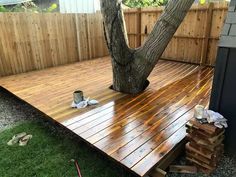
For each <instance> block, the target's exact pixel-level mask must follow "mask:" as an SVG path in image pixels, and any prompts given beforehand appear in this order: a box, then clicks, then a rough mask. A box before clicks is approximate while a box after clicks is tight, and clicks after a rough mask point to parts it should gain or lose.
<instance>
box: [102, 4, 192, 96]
mask: <svg viewBox="0 0 236 177" xmlns="http://www.w3.org/2000/svg"><path fill="white" fill-rule="evenodd" d="M193 2H194V0H170V1H169V3H168V4H167V5H166V7H165V9H164V12H163V14H162V15H161V17H160V18H159V20H158V21H157V22H156V24H155V26H154V28H153V30H152V32H151V33H150V35H149V36H148V38H147V40H146V41H145V43H144V44H143V46H141V47H139V48H136V49H131V48H129V45H128V37H127V33H126V27H125V22H124V15H123V11H122V8H121V1H120V0H101V9H102V14H103V21H104V33H105V37H106V41H107V46H108V49H109V53H110V55H111V58H112V68H113V89H114V90H116V91H119V92H124V93H130V94H136V93H140V92H142V91H143V90H145V88H146V87H147V86H148V84H149V82H148V81H147V78H148V76H149V75H150V73H151V71H152V70H153V68H154V67H155V65H156V63H157V61H158V59H159V58H160V57H161V55H162V53H163V52H164V50H165V48H166V46H167V45H168V43H169V42H170V40H171V38H172V37H173V35H174V33H175V31H176V30H177V28H178V27H179V25H180V24H181V22H182V21H183V19H184V17H185V16H186V14H187V11H188V10H189V8H190V7H191V5H192V3H193Z"/></svg>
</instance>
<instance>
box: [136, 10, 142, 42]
mask: <svg viewBox="0 0 236 177" xmlns="http://www.w3.org/2000/svg"><path fill="white" fill-rule="evenodd" d="M141 11H142V9H141V8H138V10H137V34H136V37H137V38H136V39H137V41H136V46H135V47H139V46H141V43H142V29H141V28H142V13H141Z"/></svg>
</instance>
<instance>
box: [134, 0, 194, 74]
mask: <svg viewBox="0 0 236 177" xmlns="http://www.w3.org/2000/svg"><path fill="white" fill-rule="evenodd" d="M193 2H194V0H170V1H169V3H168V4H167V6H166V7H165V10H164V12H163V13H162V15H161V17H160V18H159V20H158V21H157V23H156V24H155V26H154V28H153V30H152V32H151V33H150V35H149V36H148V38H147V40H146V42H145V43H144V45H143V46H142V47H140V48H138V49H137V51H136V52H135V57H137V58H141V60H144V59H145V61H146V64H143V61H140V60H139V61H136V65H140V63H142V65H143V66H144V67H141V68H140V69H141V71H140V72H142V73H144V77H147V76H148V75H149V74H150V72H151V71H152V69H153V68H154V67H155V64H156V63H157V61H158V59H159V58H160V57H161V55H162V53H163V52H164V50H165V48H166V47H167V45H168V43H169V42H170V40H171V39H172V37H173V35H174V33H175V32H176V30H177V29H178V27H179V25H180V24H181V22H182V21H183V19H184V17H185V16H186V14H187V12H188V10H189V8H190V7H191V5H192V4H193Z"/></svg>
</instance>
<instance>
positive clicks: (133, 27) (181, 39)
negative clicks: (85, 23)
mask: <svg viewBox="0 0 236 177" xmlns="http://www.w3.org/2000/svg"><path fill="white" fill-rule="evenodd" d="M227 9H228V4H227V3H210V4H206V5H194V6H193V7H192V8H191V9H190V11H189V12H188V14H187V16H186V17H185V19H184V21H183V23H182V24H181V26H180V27H179V29H178V31H177V32H176V33H175V35H174V37H173V39H172V40H171V42H170V43H169V45H168V47H167V48H166V50H165V52H164V53H163V55H162V58H165V59H171V60H177V61H183V62H190V63H197V64H204V65H214V64H215V59H216V53H217V44H218V40H219V35H220V31H221V28H222V26H223V22H224V19H225V16H226V12H227ZM162 11H163V8H143V9H130V10H126V12H125V19H126V27H127V32H128V37H129V41H130V46H132V47H138V46H140V45H141V44H142V43H143V42H144V41H145V38H146V37H147V35H148V34H149V33H150V32H151V30H152V28H153V26H154V24H155V22H156V19H157V18H158V17H160V15H161V13H162Z"/></svg>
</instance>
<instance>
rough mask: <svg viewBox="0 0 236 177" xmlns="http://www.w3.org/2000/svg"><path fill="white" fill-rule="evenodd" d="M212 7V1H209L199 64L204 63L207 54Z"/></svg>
mask: <svg viewBox="0 0 236 177" xmlns="http://www.w3.org/2000/svg"><path fill="white" fill-rule="evenodd" d="M213 8H214V3H212V2H211V3H209V6H208V9H207V19H206V24H205V25H206V29H205V33H204V41H203V48H202V57H201V62H200V65H205V64H206V62H207V54H208V51H209V50H208V47H209V38H210V34H211V26H212V15H213Z"/></svg>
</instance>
